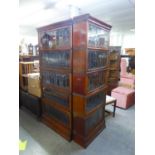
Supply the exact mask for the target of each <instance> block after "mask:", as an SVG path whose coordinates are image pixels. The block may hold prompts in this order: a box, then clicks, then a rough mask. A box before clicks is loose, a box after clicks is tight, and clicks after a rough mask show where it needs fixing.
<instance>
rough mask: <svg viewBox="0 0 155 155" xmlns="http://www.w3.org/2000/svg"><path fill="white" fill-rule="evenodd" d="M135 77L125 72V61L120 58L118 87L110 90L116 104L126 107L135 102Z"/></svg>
mask: <svg viewBox="0 0 155 155" xmlns="http://www.w3.org/2000/svg"><path fill="white" fill-rule="evenodd" d="M134 87H135V77H134V75H132V74H129V73H128V72H127V62H126V60H125V59H123V58H121V77H120V81H119V87H117V88H115V89H113V90H112V94H111V96H113V97H114V98H116V99H117V102H116V106H117V107H120V108H124V109H127V108H129V107H130V106H131V105H133V104H134V103H135V90H134Z"/></svg>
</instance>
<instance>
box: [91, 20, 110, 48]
mask: <svg viewBox="0 0 155 155" xmlns="http://www.w3.org/2000/svg"><path fill="white" fill-rule="evenodd" d="M108 42H109V33H108V32H107V31H106V30H104V29H102V28H100V27H99V26H97V25H95V24H90V23H89V31H88V45H89V47H94V48H103V47H105V48H107V47H108Z"/></svg>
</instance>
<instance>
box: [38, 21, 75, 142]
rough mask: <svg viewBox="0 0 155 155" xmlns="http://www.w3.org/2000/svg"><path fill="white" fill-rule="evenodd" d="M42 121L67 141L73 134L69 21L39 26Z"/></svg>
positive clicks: (70, 27)
mask: <svg viewBox="0 0 155 155" xmlns="http://www.w3.org/2000/svg"><path fill="white" fill-rule="evenodd" d="M38 37H39V40H38V41H39V53H40V66H41V67H40V73H41V86H42V121H43V122H44V123H45V124H47V125H48V126H49V127H51V128H52V129H54V130H55V131H56V132H57V133H59V134H60V135H61V136H63V137H64V138H66V139H67V140H71V133H72V106H71V105H72V96H71V94H72V20H67V21H65V22H59V23H56V24H52V25H49V26H45V27H42V28H38Z"/></svg>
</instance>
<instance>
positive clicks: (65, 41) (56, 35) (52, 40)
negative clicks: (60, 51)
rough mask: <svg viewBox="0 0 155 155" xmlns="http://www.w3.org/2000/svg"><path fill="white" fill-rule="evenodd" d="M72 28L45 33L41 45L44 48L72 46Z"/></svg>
mask: <svg viewBox="0 0 155 155" xmlns="http://www.w3.org/2000/svg"><path fill="white" fill-rule="evenodd" d="M70 37H71V36H70V28H69V27H68V28H61V29H57V30H52V31H48V32H45V33H43V35H42V37H41V39H40V43H41V47H42V48H50V49H56V48H63V47H69V46H70Z"/></svg>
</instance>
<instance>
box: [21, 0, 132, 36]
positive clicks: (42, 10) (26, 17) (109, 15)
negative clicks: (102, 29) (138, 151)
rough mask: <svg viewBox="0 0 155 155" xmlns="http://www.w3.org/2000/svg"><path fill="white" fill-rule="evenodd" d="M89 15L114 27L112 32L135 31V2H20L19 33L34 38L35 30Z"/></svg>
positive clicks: (60, 0) (113, 0)
mask: <svg viewBox="0 0 155 155" xmlns="http://www.w3.org/2000/svg"><path fill="white" fill-rule="evenodd" d="M73 13H74V14H75V15H78V14H84V13H90V14H91V15H92V16H94V17H96V18H98V19H100V20H103V21H104V22H106V23H108V24H110V25H112V31H113V32H128V31H130V30H131V29H134V28H135V2H134V0H19V24H20V33H21V34H23V35H24V34H27V35H35V34H36V27H40V26H44V25H47V24H51V23H54V22H57V21H61V20H65V19H68V18H71V15H73Z"/></svg>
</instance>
